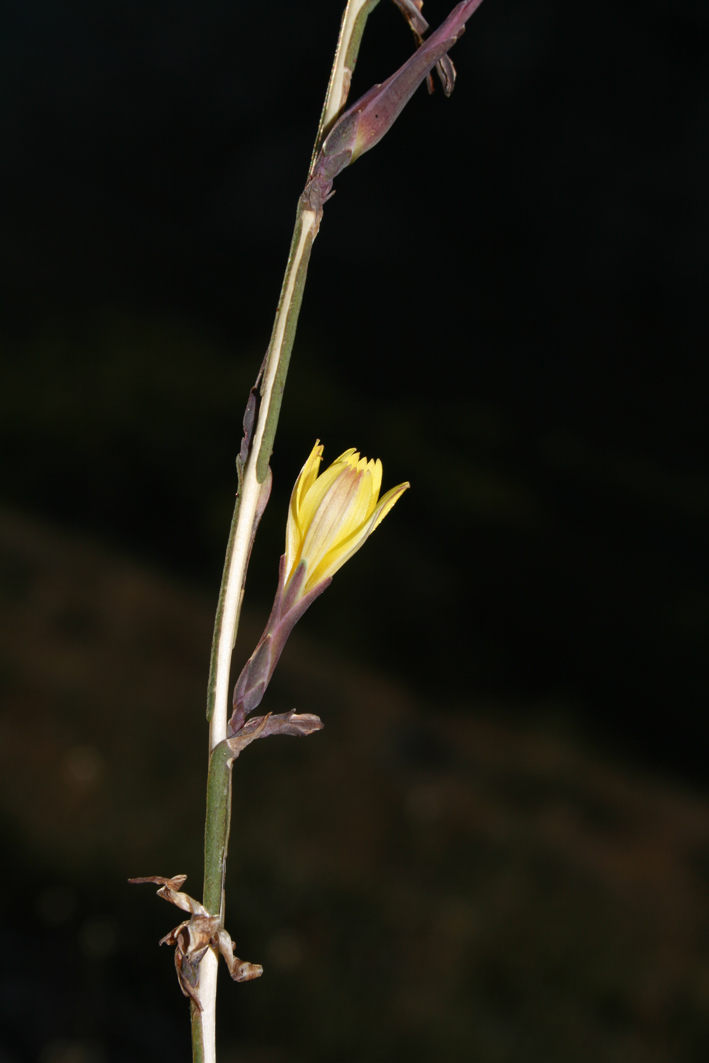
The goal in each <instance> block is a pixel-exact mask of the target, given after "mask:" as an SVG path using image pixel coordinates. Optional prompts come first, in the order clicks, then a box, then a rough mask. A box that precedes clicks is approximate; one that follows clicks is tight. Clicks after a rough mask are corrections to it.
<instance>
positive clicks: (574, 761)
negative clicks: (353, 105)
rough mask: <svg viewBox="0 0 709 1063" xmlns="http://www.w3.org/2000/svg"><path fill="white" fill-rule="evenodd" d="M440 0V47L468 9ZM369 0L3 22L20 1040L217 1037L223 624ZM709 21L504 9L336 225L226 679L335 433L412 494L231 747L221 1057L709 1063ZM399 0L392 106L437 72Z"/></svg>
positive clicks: (13, 1029) (0, 1006)
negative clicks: (257, 412) (213, 974)
mask: <svg viewBox="0 0 709 1063" xmlns="http://www.w3.org/2000/svg"><path fill="white" fill-rule="evenodd" d="M447 9H448V5H446V4H444V3H442V2H441V0H435V2H434V0H427V4H426V12H425V13H426V15H427V17H428V18H429V20H430V21H431V23H432V24H434V25H435V24H437V23H438V22H439V21H440V19H441V18H442V17H443V16H444V15H445V14H446V13H447ZM339 15H340V7H339V5H337V4H323V3H315V2H314V0H307V2H304V3H301V4H299V5H297V6H296V5H293V4H285V3H283V2H282V0H279V2H275V3H273V4H269V5H265V4H264V5H259V6H253V5H246V4H241V3H236V4H234V3H230V4H227V3H223V2H221V0H208V2H205V3H202V4H201V5H199V7H198V8H197V7H195V5H193V4H187V3H184V2H183V0H179V2H174V0H173V3H172V4H170V5H164V4H158V3H155V2H152V0H150V2H147V3H145V2H143V3H142V4H138V3H134V2H128V3H123V4H121V5H118V4H116V3H113V2H112V0H110V2H109V0H102V2H99V3H94V4H92V5H91V6H90V7H88V6H87V5H85V4H82V3H79V2H74V0H72V2H70V3H66V4H64V5H62V6H61V7H58V6H57V5H53V4H49V3H46V2H42V0H23V2H22V3H20V2H19V0H10V2H9V3H8V4H7V5H6V7H5V9H4V13H3V15H2V21H0V57H1V59H2V62H1V63H0V86H1V87H2V93H3V98H4V100H5V101H6V103H5V107H4V109H3V115H2V117H1V118H0V133H1V134H2V143H3V145H4V152H3V162H2V166H1V167H0V186H1V187H2V193H3V195H2V201H3V204H4V208H3V224H2V227H1V229H0V261H1V266H0V269H1V272H2V284H1V285H0V345H1V350H2V366H1V371H2V383H1V385H0V407H1V411H2V412H1V415H0V433H1V434H2V449H3V453H4V454H5V455H6V457H5V461H4V462H3V466H2V480H1V482H0V491H1V494H0V502H1V504H2V509H1V510H0V595H1V598H0V611H1V613H2V625H3V633H4V634H3V642H2V651H1V656H0V691H2V718H1V722H0V728H1V730H0V736H1V742H0V746H1V748H2V758H3V763H2V782H1V783H0V795H1V799H2V811H1V813H0V815H1V819H0V831H1V832H2V833H1V838H2V845H3V852H4V853H5V855H6V873H5V876H4V878H3V882H2V896H3V899H4V901H5V911H6V913H7V914H8V917H9V927H10V929H9V934H10V950H9V953H8V955H11V956H12V957H13V960H12V962H11V963H8V964H7V966H6V969H5V972H4V974H3V976H2V980H1V981H2V985H0V990H1V992H0V1020H1V1024H0V1030H1V1033H0V1061H2V1063H25V1061H30V1060H35V1059H37V1060H39V1061H40V1063H102V1061H111V1063H113V1061H114V1060H121V1061H122V1060H132V1061H141V1060H143V1059H146V1060H147V1059H148V1058H150V1059H151V1060H160V1059H163V1058H165V1059H167V1058H168V1057H169V1058H170V1059H171V1060H182V1059H186V1058H187V1056H188V1044H187V1036H186V1008H185V1005H184V1002H183V1000H182V998H181V996H180V994H179V992H178V990H177V987H176V985H175V980H174V975H173V974H172V972H171V962H172V961H171V958H170V956H169V954H168V953H167V950H165V949H163V950H161V951H160V952H158V951H157V949H155V948H154V943H155V942H156V941H157V940H158V939H159V938H160V937H161V936H162V934H164V933H165V932H166V931H167V930H168V929H169V928H170V926H172V925H173V924H174V923H176V922H177V921H179V917H178V916H177V913H176V915H175V917H173V914H172V912H171V911H170V910H169V909H168V908H167V907H166V906H165V904H164V902H161V901H159V900H157V901H156V900H155V899H154V897H153V896H151V895H150V891H149V890H148V889H147V887H146V888H143V889H142V890H138V889H137V888H136V889H135V890H134V891H133V892H130V891H129V890H128V889H127V887H124V884H123V883H124V880H125V878H127V877H128V876H129V875H141V874H151V873H155V874H175V873H178V872H188V873H189V880H188V888H191V889H192V891H193V892H195V893H198V892H199V878H200V875H201V856H200V850H201V839H200V830H201V827H200V819H201V816H202V814H203V786H204V760H205V757H204V753H205V749H204V745H205V741H206V736H205V733H204V731H205V729H204V725H203V720H202V712H203V701H204V687H205V683H206V671H207V656H208V647H209V639H210V634H211V616H212V611H213V607H214V603H215V599H216V593H217V588H218V582H219V578H220V573H221V564H222V560H223V551H224V546H225V540H226V534H227V530H228V523H229V519H230V514H231V508H232V504H233V496H234V491H235V469H234V456H235V453H236V450H237V449H238V444H239V438H240V434H241V425H240V422H241V415H242V411H243V406H244V403H245V400H246V396H247V393H248V389H249V387H250V386H251V383H252V382H253V379H254V378H255V375H256V373H257V371H258V367H259V364H260V362H261V358H262V356H263V351H264V349H265V346H266V344H267V342H268V335H269V330H270V325H271V320H272V314H273V310H274V307H275V302H276V298H277V293H278V287H279V284H280V278H281V274H282V270H283V266H284V262H285V255H286V252H287V247H288V241H289V235H290V231H289V230H290V225H291V224H292V216H293V211H294V207H295V202H296V199H297V195H298V193H299V192H300V190H301V187H302V183H303V175H304V172H305V170H306V168H307V163H308V159H309V152H310V147H311V142H312V137H313V133H314V129H315V126H316V123H317V116H318V114H319V108H320V103H321V98H322V93H323V88H324V84H325V82H326V79H327V74H328V70H329V63H330V59H331V53H332V47H333V44H334V40H335V37H336V33H337V25H338V21H339ZM708 29H709V19H708V18H707V15H706V12H705V10H704V6H703V5H700V4H699V3H696V2H694V0H679V2H678V3H677V4H675V5H673V7H672V8H671V9H668V8H666V7H665V6H663V5H659V4H658V5H652V4H651V5H646V6H645V8H644V9H643V11H642V13H639V12H638V11H637V9H636V7H635V5H632V4H630V3H629V2H627V0H621V2H616V3H615V4H613V5H611V4H602V5H600V6H597V7H596V8H594V9H593V10H586V9H584V8H581V7H579V8H573V7H569V5H564V4H562V3H561V0H545V2H544V3H540V4H538V5H535V7H534V9H530V8H528V7H527V6H526V5H523V4H522V3H520V2H518V0H489V3H488V4H485V5H483V7H482V8H481V9H480V11H479V12H478V13H477V14H476V15H475V17H474V19H473V20H471V22H470V24H469V28H468V32H467V33H466V35H465V37H464V38H463V39H462V40H461V42H460V43H459V44H458V45H457V46H456V50H455V53H454V59H455V61H456V64H457V66H458V68H459V84H458V87H457V88H456V92H455V93H454V95H453V96H452V97H451V99H450V100H445V99H444V98H443V97H442V94H440V93H437V94H436V95H435V96H434V97H433V98H431V99H429V98H427V97H426V95H425V93H424V92H420V93H418V94H417V96H416V98H415V99H414V100H413V101H412V104H411V106H410V107H409V108H408V109H407V111H406V112H405V113H404V115H403V116H402V118H401V119H400V120H399V122H398V123H397V125H396V127H395V128H394V130H393V131H392V133H391V134H390V135H389V136H388V137H387V138H386V139H385V140H384V141H383V142H382V144H381V145H379V146H378V147H377V149H376V151H374V152H372V153H371V154H370V155H367V156H366V157H365V158H364V159H363V160H361V162H358V163H357V165H356V167H353V169H352V170H351V171H347V172H345V173H344V174H343V175H341V177H340V178H339V179H338V182H337V190H338V194H337V196H336V197H335V198H334V200H333V201H332V202H331V203H329V204H328V206H327V208H326V214H325V219H324V222H323V226H322V231H321V234H320V236H319V238H318V241H317V243H316V245H315V249H314V255H313V263H312V267H311V275H310V279H309V283H308V289H307V291H306V296H305V301H304V305H303V312H302V317H301V326H300V330H299V334H298V339H297V341H296V348H295V352H294V360H293V366H292V371H291V375H290V379H289V382H288V387H287V390H286V398H285V403H284V408H283V418H282V424H281V429H280V432H279V438H278V441H277V445H276V450H275V453H274V458H273V463H272V464H273V471H274V492H273V497H272V501H271V503H270V505H269V507H268V510H267V512H266V515H265V517H264V520H263V524H262V529H261V532H260V534H259V540H258V542H257V545H256V548H255V551H254V557H253V566H252V569H251V573H250V577H249V583H248V587H247V609H248V614H247V618H246V621H245V628H244V632H243V634H242V636H241V637H240V640H239V643H238V646H237V657H238V658H239V660H242V661H243V659H245V658H246V656H248V654H249V652H250V650H251V648H252V647H253V645H254V643H255V641H256V640H257V638H258V636H259V634H260V627H259V625H260V624H262V623H263V621H264V619H265V615H266V613H267V610H268V607H269V604H270V597H271V596H272V594H273V590H274V587H275V581H276V573H277V559H278V556H279V554H280V553H281V551H282V548H283V546H282V543H283V532H284V523H285V513H286V507H287V500H288V496H289V493H290V489H291V486H292V483H293V481H294V479H295V476H296V475H297V472H298V470H299V469H300V467H301V465H302V463H303V461H304V459H305V457H306V456H307V454H308V452H309V450H310V448H311V447H312V444H313V442H314V440H315V438H320V439H321V440H322V441H323V442H324V443H325V446H326V458H331V459H332V458H334V457H336V456H337V454H339V453H340V452H341V451H342V450H344V449H345V448H347V447H349V446H353V445H354V446H357V447H358V448H360V449H361V450H362V452H363V453H365V454H367V455H368V456H374V457H380V458H381V459H382V460H383V463H384V476H385V483H384V487H385V488H386V487H388V486H391V485H393V484H395V483H398V482H399V481H401V480H404V479H409V480H411V482H412V490H411V491H410V492H409V493H408V494H407V495H406V496H405V497H404V499H403V500H402V501H401V503H400V504H399V505H398V506H397V507H396V509H395V511H394V512H393V513H392V515H391V516H390V517H389V518H388V520H387V521H386V522H385V524H384V525H382V528H381V529H380V530H379V531H378V532H377V535H376V536H375V537H374V538H373V539H372V540H371V541H370V542H369V543H368V544H367V546H366V549H365V550H363V551H362V552H361V554H359V555H358V557H357V559H356V560H355V561H353V562H352V564H351V565H348V566H347V567H346V568H345V569H343V570H342V572H341V573H340V574H338V576H337V579H336V581H335V584H334V586H333V588H331V590H330V591H328V593H327V595H325V596H324V597H323V599H322V600H320V601H319V602H318V603H317V605H316V606H314V607H313V609H312V610H311V612H310V613H308V615H307V619H305V620H304V621H303V622H302V624H301V625H300V629H301V630H299V631H298V632H297V638H295V639H294V643H293V645H292V646H291V647H290V648H289V650H288V652H287V655H286V656H285V657H284V661H283V665H282V667H281V669H280V670H279V675H278V676H277V680H276V681H275V684H274V687H273V690H272V692H271V693H270V694H269V701H268V704H267V706H266V707H267V708H269V709H271V708H273V709H275V710H276V711H277V708H278V706H282V707H283V708H288V707H291V706H292V705H297V706H298V708H299V709H300V710H301V711H316V712H320V713H321V715H322V716H323V718H324V720H325V723H326V729H325V731H324V732H323V734H321V735H315V736H313V737H311V738H309V739H308V741H307V742H290V741H286V740H285V739H279V740H274V741H273V742H271V743H266V744H263V743H259V744H258V746H257V747H255V748H254V749H253V750H251V749H250V750H249V751H248V752H247V754H245V756H244V758H243V759H242V761H240V763H239V765H238V776H239V778H238V782H237V799H236V809H237V813H236V822H235V833H234V842H233V846H232V852H233V856H232V862H231V868H230V885H229V889H230V896H229V906H228V920H227V922H228V925H229V928H230V930H231V932H232V934H233V936H234V938H235V940H236V943H237V951H239V953H240V955H242V957H243V958H246V959H249V960H252V961H254V962H262V963H264V966H265V967H266V976H265V977H264V978H263V979H262V980H261V981H260V982H258V983H254V984H252V985H247V986H232V985H230V984H226V983H225V985H224V987H223V990H222V991H221V1013H220V1024H221V1031H222V1033H221V1035H222V1037H223V1058H224V1059H225V1060H226V1061H227V1063H229V1061H230V1060H231V1061H237V1060H238V1061H240V1063H290V1061H291V1060H300V1059H301V1058H305V1057H306V1056H307V1057H308V1058H310V1059H313V1058H314V1059H318V1060H323V1061H325V1060H332V1059H338V1060H343V1061H346V1060H352V1063H366V1061H370V1060H371V1061H374V1060H379V1059H382V1060H383V1059H386V1060H389V1061H396V1060H399V1059H402V1060H403V1059H407V1060H414V1061H415V1060H418V1059H421V1060H423V1059H430V1058H431V1057H436V1056H439V1055H440V1056H442V1055H445V1056H446V1057H447V1058H449V1059H451V1060H458V1059H460V1060H463V1059H465V1060H468V1059H473V1060H476V1061H477V1060H480V1061H481V1063H488V1061H497V1060H500V1061H502V1060H505V1061H507V1060H509V1061H512V1063H517V1061H520V1063H521V1061H523V1060H524V1061H528V1060H535V1059H538V1058H539V1059H541V1058H544V1059H545V1060H549V1061H553V1060H555V1059H559V1060H561V1059H564V1060H568V1059H569V1058H573V1059H579V1060H586V1059H588V1060H589V1061H590V1060H596V1059H604V1060H606V1059H607V1060H618V1061H623V1063H625V1061H628V1063H631V1061H632V1063H635V1061H648V1063H665V1061H668V1063H669V1061H670V1060H671V1061H673V1063H674V1061H680V1063H685V1061H686V1063H693V1061H695V1060H697V1061H699V1060H700V1059H702V1060H703V1059H705V1058H706V1053H707V1050H708V1049H709V1023H708V1022H707V1019H706V1005H707V999H708V998H709V938H708V937H707V914H708V913H707V888H708V884H709V862H708V859H707V853H709V803H708V802H707V797H706V783H705V771H704V764H705V750H706V746H707V731H708V725H707V713H706V704H707V641H708V632H709V580H708V578H707V562H706V550H705V549H704V544H705V540H706V528H707V523H708V518H709V490H708V485H709V470H708V468H707V444H706V430H705V417H706V415H705V409H706V383H707V368H706V349H707V324H706V314H705V311H704V299H703V298H702V296H703V295H704V291H705V282H706V266H707V261H706V246H707V244H706V210H705V206H704V198H705V189H706V178H707V173H706V170H707V157H708V156H707V152H706V138H707V120H708V119H709V111H708V110H707V101H708V100H709V95H708V94H707V82H706V60H707V30H708ZM410 47H411V42H410V39H409V36H408V31H407V30H406V27H405V26H404V25H403V23H402V21H401V18H400V16H399V15H398V13H397V12H396V10H395V9H394V7H393V5H388V6H387V5H386V3H382V4H381V5H380V6H379V8H378V9H377V10H376V12H375V13H374V15H373V16H372V18H371V20H370V24H369V28H368V32H367V36H366V38H365V42H364V46H363V52H362V57H361V61H360V66H359V67H358V71H357V75H356V82H355V87H354V92H355V93H359V92H362V91H364V90H365V89H366V88H368V87H369V85H370V84H372V83H373V82H375V81H381V80H383V78H385V77H386V76H388V74H389V73H390V72H391V70H392V69H393V68H394V66H395V65H396V64H398V63H400V62H402V61H403V60H404V59H405V58H406V56H407V55H408V54H409V51H410Z"/></svg>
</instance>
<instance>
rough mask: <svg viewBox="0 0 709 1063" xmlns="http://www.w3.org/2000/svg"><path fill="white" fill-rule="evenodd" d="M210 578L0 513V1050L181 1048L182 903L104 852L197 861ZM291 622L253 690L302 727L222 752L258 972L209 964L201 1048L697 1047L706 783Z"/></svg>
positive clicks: (136, 1055) (244, 919) (11, 1056)
mask: <svg viewBox="0 0 709 1063" xmlns="http://www.w3.org/2000/svg"><path fill="white" fill-rule="evenodd" d="M328 593H329V594H337V590H335V589H331V591H329V592H328ZM325 600H326V599H323V602H324V601H325ZM319 604H320V603H319ZM212 605H213V602H212V601H210V600H209V598H207V597H205V596H204V595H203V594H202V593H201V592H200V591H196V590H194V589H189V588H187V587H185V586H183V585H181V584H179V583H177V582H175V581H174V580H171V579H167V578H166V577H165V576H161V575H158V574H156V573H155V572H153V571H151V570H149V569H147V568H145V567H141V566H139V565H136V564H135V563H133V562H131V561H129V560H127V559H126V558H125V557H124V556H122V555H120V554H117V553H112V552H110V551H107V550H106V549H104V548H99V547H98V546H96V545H95V544H94V543H93V542H91V541H90V540H87V539H86V538H83V537H77V536H75V535H72V534H69V533H67V532H66V531H60V530H58V529H56V528H52V527H50V526H47V525H43V524H39V523H37V522H35V521H32V520H29V519H28V518H26V517H23V516H21V515H20V514H19V513H16V512H11V511H9V510H4V511H3V512H2V515H1V517H0V623H1V626H2V662H1V669H0V676H1V687H0V690H1V694H2V716H1V718H0V728H1V741H0V758H1V763H0V805H1V810H0V817H1V818H0V832H1V833H0V844H1V845H2V850H3V854H4V872H5V873H4V875H3V880H2V884H1V890H2V899H3V910H4V912H5V914H6V929H5V933H6V948H7V949H8V955H9V956H12V963H11V964H6V965H5V966H4V969H3V973H2V976H0V1017H1V1029H2V1036H1V1039H0V1045H1V1046H2V1053H3V1054H2V1058H3V1060H4V1061H7V1063H30V1061H34V1060H39V1061H40V1063H114V1061H115V1063H118V1061H120V1063H123V1061H125V1063H128V1061H130V1063H141V1061H143V1060H145V1061H146V1063H147V1060H151V1061H153V1063H160V1061H161V1060H165V1061H167V1060H170V1061H171V1063H179V1061H181V1060H185V1061H186V1060H187V1059H188V1053H189V1049H188V1033H187V1006H186V1004H185V1002H184V999H183V998H182V996H181V994H180V993H179V990H178V987H177V984H176V979H175V977H174V971H173V968H172V958H171V956H170V955H169V953H168V950H166V949H162V950H158V949H157V941H158V939H159V937H161V936H162V934H164V933H165V932H166V931H167V930H168V929H169V928H170V927H171V926H172V925H174V924H176V923H177V922H178V921H179V913H177V912H176V910H173V909H170V908H169V907H168V906H167V905H166V904H165V903H164V902H163V901H160V900H158V899H157V898H155V896H154V894H153V892H152V889H151V888H149V887H128V886H127V884H126V882H125V880H126V878H128V877H129V876H130V875H136V874H151V873H160V874H175V873H178V872H186V873H188V875H189V879H188V887H189V886H190V885H191V887H192V889H193V891H194V892H198V890H199V881H200V875H201V856H200V828H201V825H200V818H201V816H202V803H203V788H204V760H205V756H204V754H205V739H206V734H205V730H206V729H205V725H204V722H203V719H202V712H203V695H204V686H205V681H206V664H207V654H208V647H209V640H210V630H211V611H212ZM315 608H317V607H314V609H315ZM261 619H263V618H257V617H255V616H254V615H253V614H250V615H248V616H247V620H246V622H245V623H244V625H243V628H242V634H241V636H240V640H239V644H238V647H237V655H238V656H240V657H241V658H243V657H244V656H245V655H246V654H248V652H249V650H250V648H251V646H252V644H253V643H254V641H255V639H256V638H257V637H258V634H259V630H260V629H259V623H260V620H261ZM303 626H304V627H305V628H306V632H305V633H304V631H300V632H297V633H296V635H295V636H294V637H293V640H292V643H291V644H290V645H289V647H288V650H287V651H286V653H285V655H284V658H283V662H282V665H281V666H280V667H279V672H278V674H277V679H276V681H274V686H273V689H272V690H271V691H270V692H269V695H268V699H267V708H268V709H273V710H275V711H282V710H285V709H286V708H289V707H292V706H293V705H296V706H297V707H298V708H299V709H301V710H303V711H305V710H307V711H314V712H318V713H319V714H321V716H322V717H323V719H324V721H325V730H324V731H323V732H322V733H321V734H317V735H314V736H311V737H309V738H308V739H305V740H295V739H286V738H280V739H273V740H272V741H270V742H261V743H256V745H255V746H253V747H251V748H250V749H248V750H247V751H246V752H245V754H244V755H243V756H242V758H241V759H240V761H239V762H238V764H237V768H236V780H235V808H234V829H233V839H232V845H231V853H230V857H231V859H230V872H229V889H228V900H227V913H228V914H227V924H228V926H229V929H230V930H231V932H232V935H233V936H234V938H235V940H236V942H237V947H238V950H239V952H240V954H241V955H242V956H243V957H245V958H248V959H250V960H253V961H259V962H263V963H264V966H265V972H266V973H265V974H264V977H263V978H262V979H261V980H260V981H258V982H254V983H249V984H247V985H243V986H238V985H234V984H233V983H230V982H229V981H228V979H227V978H225V977H223V980H222V985H221V989H220V993H221V996H220V1023H221V1037H222V1041H223V1045H222V1047H223V1054H222V1055H221V1057H220V1058H222V1059H224V1060H227V1061H233V1063H291V1061H293V1063H295V1061H300V1060H305V1059H308V1060H322V1061H327V1060H332V1059H338V1060H344V1061H349V1060H351V1061H353V1063H356V1061H361V1060H364V1059H368V1060H369V1059H375V1060H377V1059H382V1060H384V1059H386V1060H389V1061H394V1060H399V1059H401V1060H404V1059H406V1060H413V1061H419V1060H420V1061H424V1060H429V1059H431V1058H433V1057H439V1056H441V1055H445V1057H446V1058H447V1059H450V1060H452V1061H458V1060H459V1061H461V1063H462V1061H464V1060H466V1061H467V1060H470V1059H471V1058H472V1059H476V1060H479V1061H480V1063H488V1061H489V1063H496V1061H498V1060H505V1061H509V1063H528V1061H529V1060H536V1059H546V1060H548V1061H550V1063H555V1061H556V1060H558V1061H559V1063H561V1061H564V1063H566V1061H568V1060H569V1059H573V1060H578V1061H579V1063H586V1061H587V1063H597V1061H598V1060H599V1059H603V1060H609V1061H613V1063H615V1061H618V1063H700V1061H701V1060H704V1059H705V1058H706V1053H707V1050H708V1049H709V1025H707V1004H708V1003H709V938H708V937H707V900H708V895H707V890H708V889H709V802H708V801H707V799H706V798H705V797H700V796H697V795H692V794H690V793H688V792H686V791H684V790H682V789H681V788H678V787H677V786H676V785H672V784H669V783H668V782H667V781H665V780H663V779H662V778H661V777H660V776H658V775H653V774H649V773H641V772H639V771H638V770H637V769H635V768H628V767H626V766H624V765H623V764H622V763H621V762H620V761H618V760H611V759H609V757H608V756H607V755H604V754H602V753H601V752H600V751H599V750H598V749H597V748H593V747H592V746H590V745H588V744H583V743H581V742H579V741H578V740H574V739H572V738H570V737H569V736H568V735H567V736H565V735H564V734H563V733H560V732H558V731H556V732H554V731H553V729H551V728H550V726H549V725H547V726H546V727H543V726H541V725H537V726H534V727H531V726H529V725H527V724H523V723H517V724H512V723H510V722H509V721H508V720H506V714H505V713H504V711H500V708H499V707H498V706H496V705H494V704H490V703H488V704H485V703H482V702H478V703H476V704H469V705H467V706H466V707H465V708H466V711H465V713H461V712H460V711H457V712H455V713H454V712H451V711H450V708H449V707H448V706H447V705H446V703H445V702H444V701H442V702H440V703H437V704H433V703H427V702H425V701H423V700H421V699H420V698H419V697H417V696H414V695H413V694H412V692H411V690H410V689H407V688H406V687H403V686H401V685H400V684H398V683H394V682H391V681H389V680H386V679H385V678H383V677H382V676H381V675H378V674H376V673H375V672H373V671H371V670H369V669H366V668H363V667H362V666H361V663H360V662H359V661H357V660H356V659H350V658H348V656H347V655H346V654H343V655H339V656H338V655H333V653H332V652H330V651H326V650H325V649H324V648H323V647H322V645H321V644H319V642H318V641H317V640H316V639H314V638H312V637H310V636H309V635H307V628H308V625H307V624H306V625H303ZM8 920H9V921H8Z"/></svg>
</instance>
